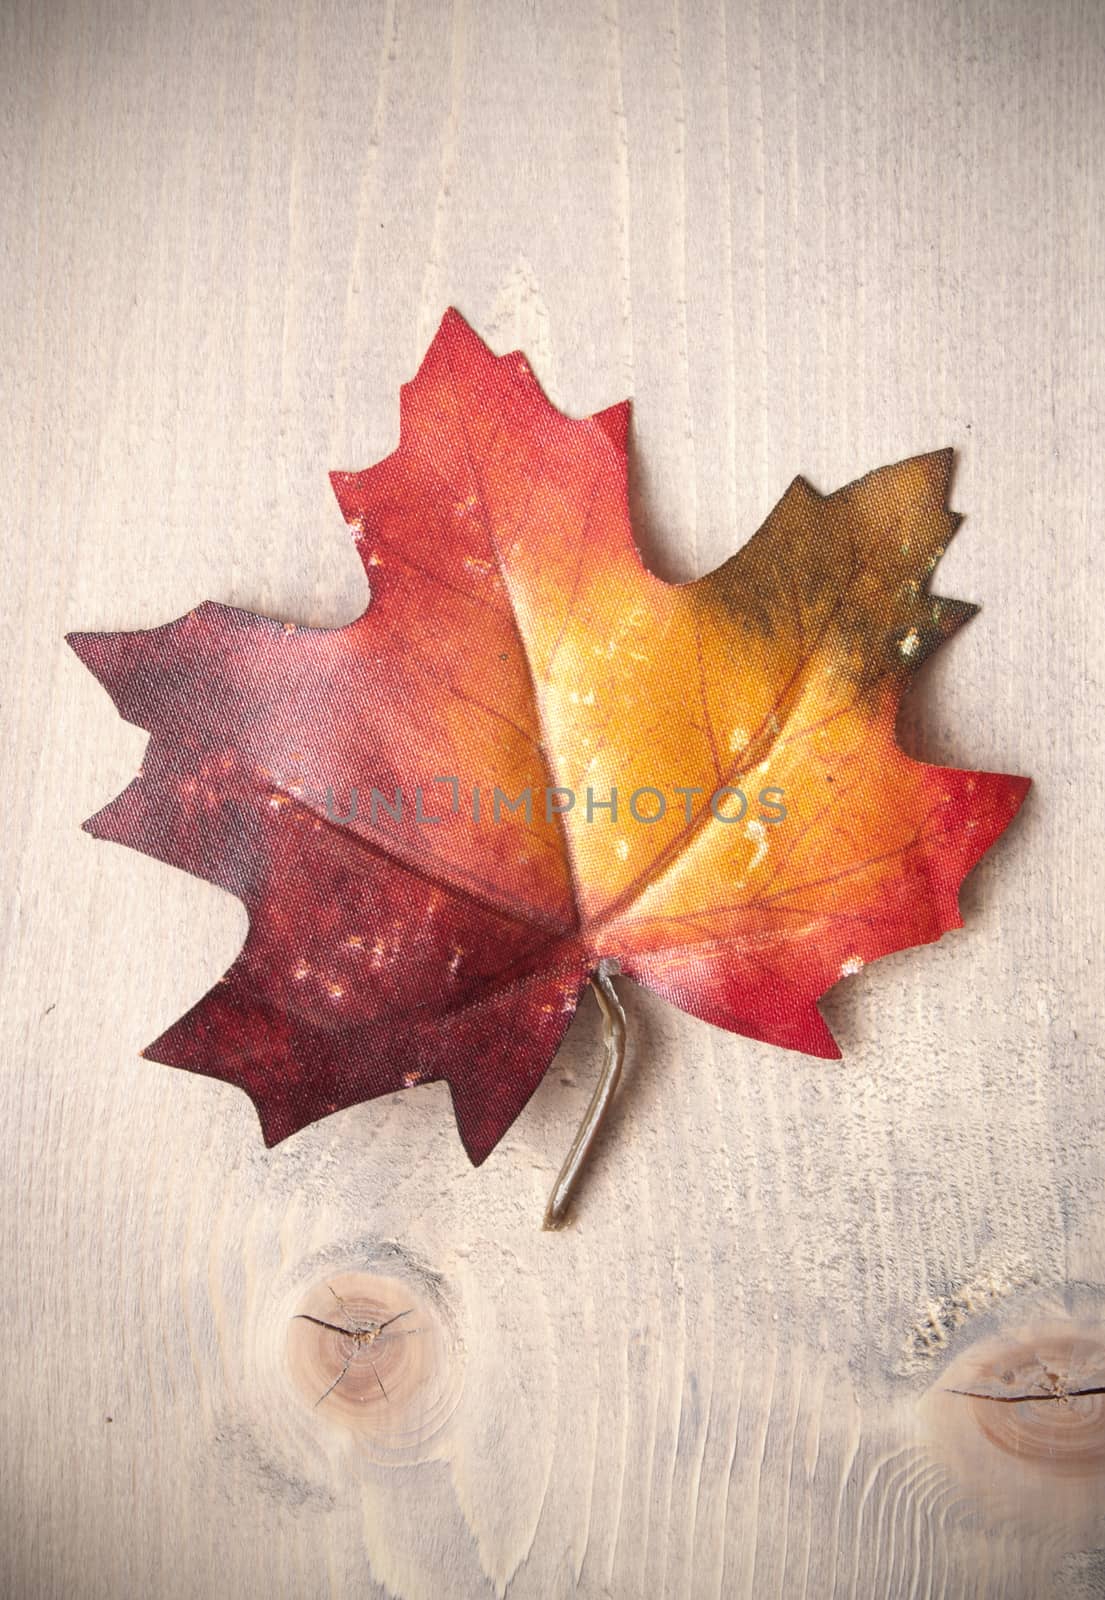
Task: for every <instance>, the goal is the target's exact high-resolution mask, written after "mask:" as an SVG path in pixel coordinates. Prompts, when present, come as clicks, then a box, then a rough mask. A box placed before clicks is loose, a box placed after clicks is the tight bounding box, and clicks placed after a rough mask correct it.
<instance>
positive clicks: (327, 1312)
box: [288, 1271, 460, 1458]
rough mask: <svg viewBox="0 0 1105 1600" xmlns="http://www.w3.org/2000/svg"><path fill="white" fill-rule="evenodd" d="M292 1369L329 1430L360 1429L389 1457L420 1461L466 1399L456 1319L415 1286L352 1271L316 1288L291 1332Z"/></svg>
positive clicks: (308, 1294) (300, 1308)
mask: <svg viewBox="0 0 1105 1600" xmlns="http://www.w3.org/2000/svg"><path fill="white" fill-rule="evenodd" d="M288 1363H289V1367H290V1370H291V1374H292V1378H293V1381H294V1383H295V1386H296V1389H297V1391H298V1392H299V1394H300V1395H301V1396H302V1397H303V1399H304V1400H305V1401H306V1402H307V1403H308V1404H309V1405H310V1407H311V1408H312V1410H313V1411H314V1412H315V1413H316V1414H317V1416H318V1417H319V1419H320V1421H321V1422H324V1423H338V1424H342V1425H345V1426H347V1427H350V1428H353V1429H355V1430H356V1431H357V1433H358V1434H359V1435H361V1437H362V1438H365V1439H367V1440H371V1442H372V1443H373V1445H374V1446H375V1447H376V1449H377V1450H378V1451H379V1452H380V1453H381V1454H382V1455H383V1456H385V1457H387V1458H404V1457H407V1458H409V1457H410V1456H411V1455H412V1453H413V1454H415V1455H417V1454H418V1453H419V1447H421V1446H423V1445H424V1444H425V1443H426V1441H427V1440H428V1439H429V1438H431V1437H433V1436H434V1435H436V1434H437V1433H438V1432H439V1431H440V1430H441V1428H442V1427H443V1426H444V1424H445V1422H446V1421H447V1419H448V1417H449V1416H450V1415H451V1414H452V1412H453V1410H454V1408H455V1405H456V1400H457V1396H458V1394H459V1386H460V1382H459V1359H458V1350H457V1341H456V1339H455V1336H454V1332H453V1328H452V1323H451V1320H450V1319H449V1317H448V1316H447V1314H445V1312H444V1310H443V1307H442V1305H441V1303H440V1300H439V1299H438V1297H436V1296H435V1295H433V1294H432V1293H430V1292H429V1291H428V1290H427V1287H426V1286H425V1285H423V1284H419V1283H417V1282H415V1281H412V1280H409V1279H406V1278H399V1277H391V1276H384V1275H381V1274H377V1273H370V1272H357V1271H347V1272H337V1273H331V1274H329V1275H328V1276H326V1277H325V1278H324V1279H322V1280H321V1281H319V1282H316V1283H314V1284H312V1286H311V1288H310V1289H309V1290H308V1291H307V1292H306V1293H305V1294H304V1295H303V1297H302V1298H301V1300H300V1301H299V1303H298V1304H297V1306H296V1310H295V1312H294V1314H293V1316H292V1318H291V1320H290V1322H289V1325H288Z"/></svg>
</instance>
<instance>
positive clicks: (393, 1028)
mask: <svg viewBox="0 0 1105 1600" xmlns="http://www.w3.org/2000/svg"><path fill="white" fill-rule="evenodd" d="M628 416H629V407H628V402H627V403H625V404H622V405H619V406H614V407H612V408H610V409H609V410H607V411H603V412H600V413H599V414H598V415H596V416H594V417H590V418H585V419H582V420H578V419H576V420H573V419H570V418H568V417H566V416H564V415H562V414H561V413H560V412H559V411H557V410H556V409H555V408H554V407H553V406H551V405H550V404H549V402H548V401H547V400H546V399H545V397H544V395H543V394H542V392H541V390H540V388H539V387H538V385H537V382H536V381H535V379H534V376H533V374H532V372H531V370H530V368H529V365H528V364H527V362H526V361H525V360H524V359H523V358H522V356H521V355H520V354H517V353H515V354H512V355H508V356H503V357H496V356H494V355H493V354H492V353H491V351H490V350H488V348H487V347H486V346H485V345H484V344H483V343H482V341H481V340H480V339H479V338H478V337H477V336H476V335H475V334H474V333H473V332H472V330H471V329H470V328H469V327H468V326H467V324H466V323H465V322H464V321H463V320H462V319H461V317H460V316H459V315H458V314H457V313H456V312H454V311H450V312H449V313H447V315H446V316H445V318H444V320H443V321H442V323H441V326H440V328H439V330H438V332H437V335H436V336H435V338H434V340H433V343H432V345H431V346H430V349H429V352H428V354H427V355H426V357H425V360H424V361H423V364H422V366H421V368H420V369H419V372H418V374H417V376H416V377H415V378H414V380H413V381H412V382H410V383H408V384H406V385H404V387H403V388H402V391H401V432H400V443H399V447H398V449H397V450H396V451H395V452H394V454H393V455H391V456H389V457H388V458H387V459H386V460H384V461H382V462H380V463H379V464H378V465H377V466H375V467H372V468H371V469H370V470H368V471H366V472H354V473H334V474H332V481H333V485H334V489H335V491H336V493H337V498H338V501H339V504H340V506H341V509H342V512H343V513H344V515H345V517H346V520H347V521H348V522H349V524H350V525H351V527H352V530H353V535H354V539H355V541H356V546H357V549H358V550H359V552H360V554H361V557H362V559H363V561H364V564H365V567H366V569H367V572H368V577H369V582H370V588H371V600H370V604H369V606H368V608H367V609H366V611H365V612H364V614H363V615H362V616H361V617H360V618H359V619H358V620H357V621H355V622H353V623H351V624H350V625H349V626H347V627H343V628H336V629H315V628H303V627H296V626H294V625H292V624H290V623H285V624H280V623H277V622H273V621H270V620H268V619H266V618H263V617H259V616H254V615H251V614H250V613H247V612H244V611H240V610H235V609H232V608H230V607H226V606H222V605H215V604H210V603H208V604H205V605H202V606H200V607H198V609H196V610H194V611H192V612H189V614H188V615H187V616H185V617H182V618H180V619H179V620H177V621H175V622H172V623H170V624H168V625H167V626H165V627H162V628H154V629H151V630H146V631H141V632H133V633H111V634H103V633H78V634H72V635H70V636H69V642H70V643H71V644H72V646H73V648H74V649H75V650H76V652H77V654H78V655H79V656H80V658H81V660H82V661H84V662H85V664H86V665H87V666H88V667H89V668H90V669H91V670H92V671H93V672H94V673H95V675H96V676H97V677H98V678H99V679H100V681H101V682H102V683H103V684H104V685H105V687H106V688H107V689H108V691H109V692H110V694H111V696H112V698H113V700H114V701H115V704H116V705H117V707H118V709H119V711H120V712H121V713H122V715H123V716H124V717H125V718H127V720H128V721H130V722H133V723H136V724H137V725H138V726H140V727H142V728H145V729H148V730H149V732H150V741H149V746H148V749H147V752H146V756H145V759H144V762H143V766H142V770H141V773H140V774H139V776H138V777H137V778H136V779H135V780H134V781H133V782H132V783H131V785H130V786H129V787H128V788H127V789H126V790H125V791H124V793H123V794H121V795H120V796H119V797H118V798H117V799H116V800H115V801H113V802H112V803H111V804H110V805H108V806H107V807H105V809H104V810H102V811H100V812H99V813H98V814H97V815H96V816H94V817H92V818H91V819H90V820H89V821H88V822H87V823H86V824H85V827H86V828H87V829H88V831H89V832H91V833H92V834H94V835H95V836H96V837H98V838H103V839H112V840H115V841H117V842H119V843H122V844H127V845H130V846H132V847H133V848H135V849H138V850H142V851H145V852H146V853H147V854H148V855H151V856H155V857H157V858H158V859H160V860H163V861H167V862H170V863H172V864H173V865H174V866H178V867H182V868H183V869H184V870H186V871H188V872H190V873H193V874H195V875H197V876H198V877H202V878H205V879H208V880H209V881H211V882H212V883H216V884H220V885H221V886H222V887H223V888H224V889H227V890H229V891H230V892H231V893H232V894H234V895H236V896H238V897H239V898H240V899H241V900H242V901H243V902H244V903H245V905H246V907H247V909H248V912H249V934H248V937H247V939H246V942H245V945H244V947H243V949H242V951H241V954H240V955H239V956H238V958H237V960H236V961H235V962H234V964H233V966H232V967H231V968H230V970H229V972H228V973H227V974H226V976H225V977H224V978H223V979H222V980H221V981H220V982H219V983H218V984H216V986H215V987H214V988H213V989H212V990H211V992H210V993H209V994H208V995H206V996H205V997H204V998H203V999H202V1000H201V1001H200V1002H199V1003H198V1004H197V1005H196V1006H194V1007H193V1008H192V1010H191V1011H189V1012H188V1014H187V1015H186V1016H184V1017H183V1018H182V1019H181V1020H180V1021H179V1022H177V1023H175V1024H174V1025H173V1026H172V1027H171V1028H169V1029H168V1031H167V1032H166V1033H164V1034H162V1036H161V1037H160V1038H159V1039H158V1040H157V1041H156V1042H155V1043H154V1044H153V1045H151V1046H149V1048H148V1049H147V1050H146V1051H145V1052H144V1054H145V1055H146V1056H148V1057H151V1058H152V1059H154V1060H156V1061H160V1062H164V1063H167V1064H169V1065H171V1066H177V1067H185V1068H188V1069H190V1070H191V1071H193V1072H199V1073H205V1074H208V1075H210V1076H213V1077H217V1078H222V1079H225V1080H226V1081H228V1082H230V1083H234V1084H237V1085H238V1086H239V1087H240V1088H242V1089H244V1090H245V1091H246V1092H247V1093H248V1094H249V1095H250V1097H251V1098H252V1100H253V1102H254V1104H255V1105H256V1107H257V1110H258V1113H259V1115H260V1119H261V1125H262V1129H263V1131H264V1137H265V1140H266V1142H267V1143H268V1144H273V1143H275V1142H276V1141H278V1140H281V1139H284V1138H286V1137H287V1136H288V1135H289V1134H291V1133H293V1132H294V1131H295V1130H296V1129H298V1128H301V1127H303V1126H304V1125H305V1124H307V1123H309V1122H312V1121H314V1120H315V1119H317V1118H319V1117H322V1116H324V1115H326V1114H327V1113H330V1112H334V1111H337V1110H340V1109H342V1108H343V1107H346V1106H350V1105H353V1104H354V1103H357V1102H359V1101H363V1100H368V1099H370V1098H372V1097H373V1096H376V1095H382V1094H387V1093H390V1092H392V1091H394V1090H397V1089H402V1088H404V1087H408V1086H410V1085H412V1084H415V1083H424V1082H429V1081H432V1080H436V1079H444V1080H445V1081H446V1082H447V1083H448V1084H449V1087H450V1089H451V1091H452V1096H453V1102H454V1106H455V1110H456V1116H457V1122H458V1126H459V1129H460V1134H461V1137H462V1139H463V1141H464V1144H465V1147H466V1149H467V1151H468V1153H469V1155H470V1156H471V1158H472V1160H473V1161H474V1162H477V1163H478V1162H481V1161H482V1160H483V1159H484V1158H485V1157H486V1156H487V1155H488V1153H489V1152H490V1151H491V1149H492V1148H493V1147H494V1145H495V1144H496V1142H497V1141H498V1140H499V1139H500V1138H501V1136H502V1134H503V1133H504V1132H505V1130H506V1129H507V1127H509V1125H510V1124H511V1122H512V1121H513V1120H514V1118H515V1117H516V1116H517V1115H518V1113H519V1112H520V1111H521V1110H522V1108H523V1106H524V1105H525V1103H526V1101H527V1100H528V1098H529V1096H530V1095H531V1094H532V1092H533V1090H534V1089H535V1088H536V1086H537V1084H538V1082H539V1081H540V1079H541V1077H542V1075H543V1073H544V1072H545V1070H546V1068H547V1066H548V1064H549V1062H550V1060H551V1059H552V1056H553V1054H554V1053H555V1051H556V1049H557V1046H558V1045H559V1043H560V1040H561V1037H562V1035H563V1033H564V1030H565V1028H566V1027H567V1025H568V1023H569V1021H570V1019H571V1017H572V1014H573V1013H574V1011H575V1008H576V1004H577V1001H578V999H579V996H580V993H581V991H582V989H583V988H584V987H585V985H586V984H587V982H588V979H589V978H590V977H592V976H593V975H594V974H596V973H600V974H602V975H603V977H604V981H606V982H607V985H608V978H607V977H606V975H607V974H609V973H610V972H611V971H615V970H619V969H620V971H621V972H623V973H625V974H628V975H629V976H631V977H633V978H634V979H636V980H637V981H638V982H640V983H642V984H645V985H646V986H647V987H648V988H650V989H653V990H655V991H656V992H657V993H659V994H661V995H664V996H665V997H666V998H667V999H668V1000H670V1001H672V1002H673V1003H674V1004H676V1005H677V1006H680V1007H682V1008H683V1009H684V1010H685V1011H688V1012H691V1013H692V1014H693V1015H695V1016H697V1017H701V1018H704V1019H705V1020H706V1021H708V1022H711V1023H713V1024H715V1025H717V1026H719V1027H723V1028H728V1029H732V1030H733V1031H735V1032H737V1033H741V1034H745V1035H747V1036H749V1037H751V1038H753V1039H758V1040H765V1041H769V1042H770V1043H772V1044H777V1045H783V1046H786V1047H789V1048H791V1049H796V1050H802V1051H805V1052H808V1053H809V1054H812V1055H817V1056H826V1057H831V1056H836V1055H838V1054H839V1051H838V1050H837V1047H836V1044H835V1042H834V1040H833V1038H832V1035H831V1034H830V1032H829V1029H828V1027H827V1026H826V1024H825V1022H824V1020H823V1018H822V1016H821V1014H820V1012H819V1011H818V1008H817V1000H818V997H819V996H820V995H822V994H823V993H824V992H825V990H826V989H828V988H829V987H830V986H831V985H832V984H834V983H835V982H837V980H838V979H839V978H840V977H841V976H842V975H844V974H847V973H849V972H852V971H856V970H858V968H859V967H860V966H862V965H863V964H864V963H866V962H869V961H871V960H873V959H874V958H875V957H877V956H881V955H884V954H886V953H887V952H889V951H893V950H898V949H901V948H903V947H905V946H909V945H916V944H922V943H925V942H927V941H930V940H934V939H937V938H939V937H940V935H941V934H942V933H943V932H944V931H945V930H947V929H949V928H954V927H958V926H960V925H961V921H960V916H959V910H958V890H959V886H960V884H961V882H962V879H963V877H964V876H965V874H966V873H967V872H968V871H969V870H970V868H971V867H972V866H973V865H974V863H975V862H976V861H977V860H978V858H979V857H980V856H981V855H982V853H983V852H984V851H985V850H986V849H987V847H988V846H989V845H990V844H991V843H992V842H993V841H994V840H995V839H996V838H997V836H998V835H999V834H1000V833H1001V832H1002V830H1003V829H1004V828H1005V827H1006V825H1007V824H1008V822H1009V821H1010V820H1011V818H1012V817H1013V815H1014V814H1015V812H1016V811H1017V808H1018V807H1019V805H1020V803H1021V801H1022V800H1023V798H1024V795H1025V793H1026V791H1027V788H1028V780H1027V779H1024V778H1018V777H1009V776H1004V775H1001V774H996V773H987V772H960V771H956V770H953V769H951V768H945V767H937V766H930V765H926V764H924V763H922V762H919V761H915V760H912V759H911V758H909V757H908V756H906V755H905V754H904V753H903V752H902V750H900V749H899V748H898V746H897V744H896V743H895V737H894V730H895V719H896V716H897V711H898V706H899V702H900V700H901V697H902V694H903V692H904V691H905V689H906V688H907V686H908V684H909V682H910V679H911V678H912V676H913V674H914V672H915V671H916V669H917V667H918V666H919V665H920V664H921V662H922V661H924V660H925V658H926V657H927V656H928V655H929V654H930V653H931V652H932V651H933V650H935V649H936V647H937V646H938V645H939V644H940V643H941V642H942V641H943V640H944V639H946V638H947V637H948V636H949V635H950V634H951V633H953V632H954V631H955V630H956V629H957V628H958V627H959V626H960V625H961V624H962V623H963V622H965V621H966V620H967V618H968V617H970V616H971V615H972V614H973V612H974V610H975V609H976V608H975V607H974V606H971V605H967V604H964V603H962V602H960V601H955V600H946V599H941V598H939V597H937V596H934V595H932V594H930V593H929V592H928V591H927V589H926V587H925V585H926V581H927V579H928V577H929V574H930V573H931V571H932V569H933V567H934V566H935V565H936V562H937V561H938V560H939V558H940V556H941V554H942V553H943V551H944V548H945V545H946V544H947V542H948V540H949V538H950V537H951V535H952V533H953V531H954V529H955V526H956V523H957V520H958V519H957V518H956V517H954V516H953V515H952V514H951V513H950V512H949V511H948V510H947V509H946V499H947V488H948V477H949V472H950V468H951V452H950V451H948V450H944V451H939V452H937V453H935V454H931V455H924V456H919V457H916V458H914V459H912V460H908V461H903V462H901V463H899V464H898V465H896V466H892V467H885V468H883V469H881V470H880V471H877V472H873V473H871V474H870V475H869V476H867V477H865V478H863V479H862V480H860V481H859V482H858V483H854V484H851V485H850V486H849V487H847V488H845V489H841V490H839V491H838V492H837V493H835V494H832V495H828V496H822V495H820V494H818V493H817V492H816V491H815V490H814V489H812V488H811V487H810V485H809V484H808V483H807V482H806V481H805V480H804V479H803V478H797V479H795V481H794V483H793V484H792V485H791V486H790V488H789V489H788V490H787V492H786V494H785V495H784V497H783V499H782V500H781V501H780V503H779V504H778V506H777V507H776V508H775V510H774V511H773V512H772V513H771V515H770V516H769V518H768V519H767V521H766V523H765V524H764V526H763V527H762V528H761V529H760V530H759V532H758V533H756V534H755V536H754V537H753V538H752V539H751V540H750V541H749V542H748V543H747V544H746V545H745V546H744V547H743V549H741V550H739V551H738V552H737V553H736V554H735V555H734V556H733V557H732V558H731V559H730V560H729V561H727V562H726V563H725V564H724V565H723V566H721V567H719V568H718V569H717V571H715V572H713V573H711V574H709V575H708V576H707V577H704V578H701V579H698V580H697V581H695V582H692V583H686V584H681V585H672V584H668V583H665V582H662V581H661V580H660V579H658V578H656V577H654V576H653V575H652V574H651V573H649V572H648V571H647V570H646V569H645V568H644V566H643V565H642V563H641V560H640V557H639V555H638V552H637V550H636V548H635V546H634V542H633V537H632V532H631V529H630V521H629V514H628V505H627V496H626V453H625V452H626V428H627V423H628ZM615 790H616V791H617V800H616V801H615V800H614V796H613V791H615ZM416 791H417V792H416ZM527 794H528V795H529V797H530V801H529V804H528V806H527V805H526V804H525V798H524V797H525V796H526V795H527ZM569 797H570V798H569ZM512 806H513V809H511V807H512ZM610 993H611V994H612V991H610Z"/></svg>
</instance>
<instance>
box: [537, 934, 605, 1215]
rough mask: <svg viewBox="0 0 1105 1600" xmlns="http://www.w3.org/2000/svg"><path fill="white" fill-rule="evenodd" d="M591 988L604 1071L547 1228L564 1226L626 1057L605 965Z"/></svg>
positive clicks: (552, 1199) (549, 1209)
mask: <svg viewBox="0 0 1105 1600" xmlns="http://www.w3.org/2000/svg"><path fill="white" fill-rule="evenodd" d="M591 987H592V989H594V991H595V997H596V999H597V1000H598V1003H599V1006H600V1008H601V1010H602V1022H603V1028H602V1037H603V1045H604V1048H605V1054H604V1056H603V1062H602V1071H601V1072H600V1073H599V1081H598V1083H596V1085H595V1092H594V1094H593V1095H592V1096H591V1104H590V1105H589V1106H588V1107H587V1111H586V1114H585V1115H584V1118H583V1121H582V1122H581V1123H580V1125H579V1131H578V1132H577V1134H576V1136H575V1138H574V1139H573V1140H572V1147H571V1149H570V1150H569V1151H568V1154H567V1155H566V1156H565V1158H564V1165H563V1166H562V1167H561V1169H560V1172H559V1175H558V1176H557V1180H556V1182H555V1183H554V1184H553V1188H552V1193H551V1194H550V1196H549V1203H548V1205H547V1206H546V1207H545V1220H544V1223H543V1224H542V1226H543V1227H544V1228H546V1229H554V1228H562V1227H563V1226H564V1223H565V1221H566V1219H567V1214H568V1205H569V1202H570V1201H571V1198H572V1195H573V1194H574V1192H575V1186H576V1184H577V1182H578V1181H579V1175H580V1173H581V1172H582V1170H583V1168H584V1167H585V1166H586V1164H587V1157H588V1156H589V1155H590V1153H591V1146H592V1145H593V1144H594V1142H595V1140H596V1138H597V1137H598V1133H599V1129H600V1128H601V1127H602V1124H603V1122H604V1120H605V1118H606V1113H607V1111H608V1110H609V1108H610V1102H611V1101H612V1100H613V1098H614V1093H615V1091H616V1089H617V1087H618V1081H619V1079H620V1078H621V1075H622V1063H623V1061H624V1060H625V1012H624V1011H623V1010H622V1003H621V1001H620V1000H619V999H618V996H617V994H616V992H615V989H614V985H613V984H612V983H611V982H610V977H609V974H608V973H607V971H606V969H605V965H603V966H600V967H599V968H598V970H597V971H596V972H593V973H592V974H591Z"/></svg>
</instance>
